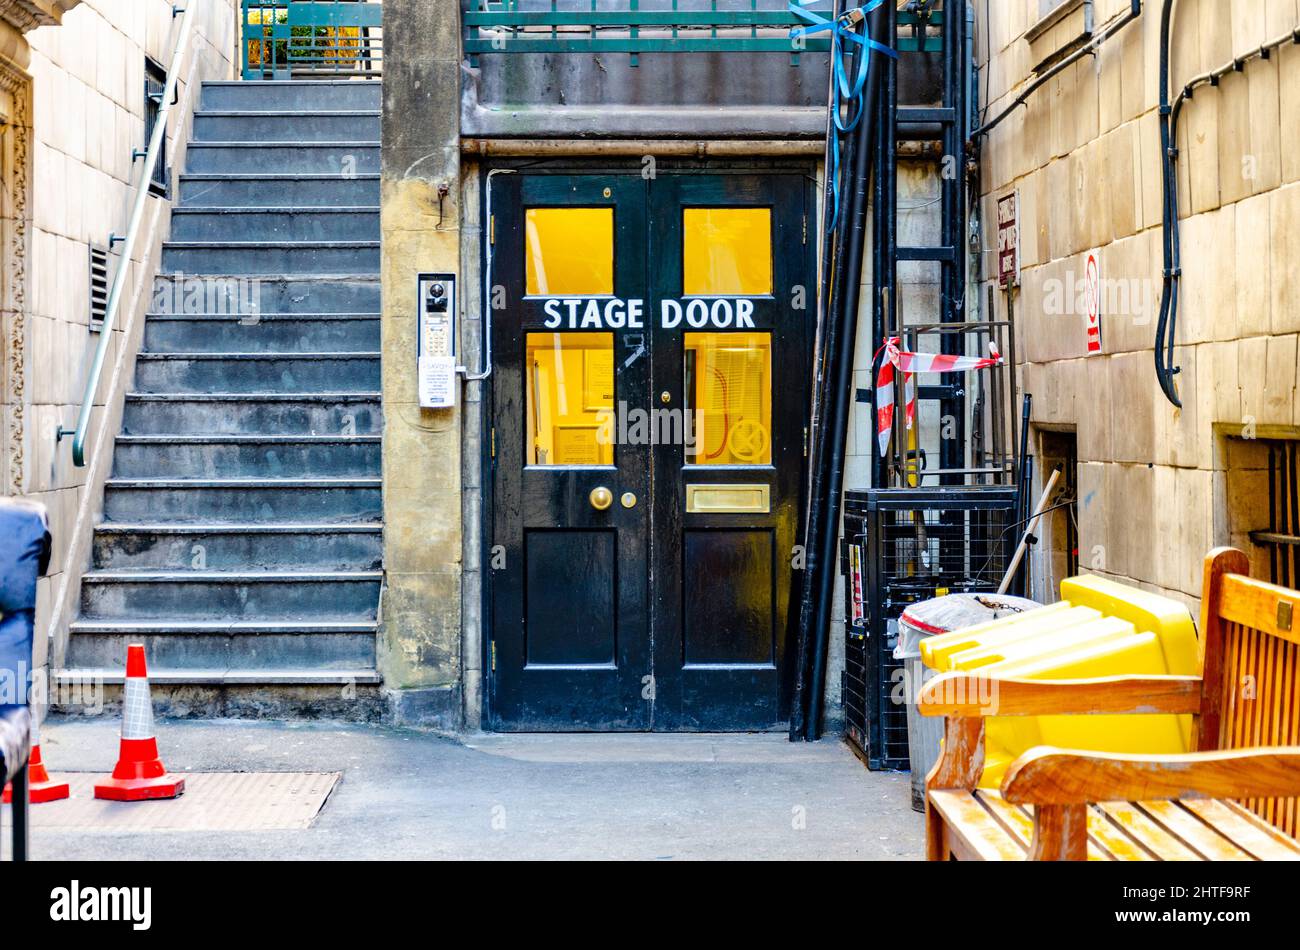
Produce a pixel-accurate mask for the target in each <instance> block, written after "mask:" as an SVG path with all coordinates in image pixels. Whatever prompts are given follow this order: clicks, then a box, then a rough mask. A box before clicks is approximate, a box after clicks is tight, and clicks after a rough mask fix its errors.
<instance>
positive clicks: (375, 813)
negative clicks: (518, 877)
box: [32, 718, 923, 860]
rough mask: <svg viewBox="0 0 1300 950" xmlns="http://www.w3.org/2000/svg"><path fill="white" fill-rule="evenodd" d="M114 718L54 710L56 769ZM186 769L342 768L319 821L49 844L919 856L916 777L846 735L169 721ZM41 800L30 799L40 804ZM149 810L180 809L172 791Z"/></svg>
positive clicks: (231, 854) (107, 855) (113, 729)
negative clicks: (895, 770)
mask: <svg viewBox="0 0 1300 950" xmlns="http://www.w3.org/2000/svg"><path fill="white" fill-rule="evenodd" d="M117 730H118V723H117V722H116V721H115V720H112V719H104V720H97V719H90V720H87V719H68V718H65V719H52V720H51V721H50V722H49V723H47V724H46V725H45V727H44V728H43V730H42V738H43V750H44V753H45V760H46V762H47V764H48V765H49V766H50V768H51V770H52V771H55V772H64V771H105V772H106V771H108V770H110V769H111V768H112V766H113V762H114V760H115V758H116V754H117ZM158 734H159V746H160V749H161V752H162V755H163V759H164V761H165V762H166V763H167V767H168V768H169V769H170V770H172V771H178V772H186V771H341V772H343V779H342V781H341V782H340V783H339V785H338V787H337V788H336V789H335V791H334V793H333V795H331V796H330V798H329V800H328V801H327V802H326V804H325V806H324V808H323V809H322V810H321V812H320V814H319V816H318V818H317V819H316V821H315V823H314V824H313V825H312V827H310V828H308V829H305V830H295V831H246V832H220V833H218V832H175V831H148V832H138V833H133V834H131V835H127V834H124V833H123V832H122V831H121V830H118V829H104V830H75V831H74V830H66V829H42V828H41V827H40V821H39V815H36V816H34V817H35V819H36V822H35V828H34V831H33V840H32V850H33V852H34V856H35V857H36V858H37V859H107V860H121V859H149V858H173V859H177V858H179V859H214V860H248V859H282V858H287V859H303V860H329V859H333V858H367V859H382V858H394V859H408V858H435V859H436V858H453V859H455V858H469V859H472V858H494V859H512V858H515V859H518V858H526V859H548V858H565V859H589V858H606V859H649V860H669V859H692V858H697V859H730V858H759V859H854V858H856V859H883V860H897V859H919V858H920V857H921V856H922V853H923V851H922V849H923V845H922V821H921V816H920V815H918V814H916V813H915V812H913V811H912V810H911V808H910V806H909V802H910V793H909V788H908V777H907V775H906V774H888V773H872V772H868V771H867V770H866V769H865V768H863V766H862V765H861V764H860V763H859V762H858V760H857V759H856V758H855V757H854V756H853V754H852V753H851V752H850V751H849V750H848V748H847V747H846V746H845V745H844V744H843V743H842V742H841V741H839V740H838V739H833V738H832V739H826V740H824V741H822V742H820V743H813V744H798V745H792V744H790V743H789V742H787V741H785V738H784V737H783V736H779V735H624V736H619V735H477V736H469V737H465V738H464V739H463V740H461V741H456V740H452V739H447V738H442V737H438V736H433V735H429V734H426V733H420V732H413V731H408V730H402V729H394V728H387V727H379V726H362V725H343V724H332V723H319V722H310V723H307V722H304V723H274V722H247V721H233V720H216V721H205V722H195V721H184V722H161V723H159V729H158ZM39 807H40V806H33V808H34V810H38V809H39ZM132 807H137V808H166V807H168V805H167V803H166V802H150V803H141V804H138V805H135V806H132Z"/></svg>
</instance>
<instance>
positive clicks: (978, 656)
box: [921, 576, 1201, 788]
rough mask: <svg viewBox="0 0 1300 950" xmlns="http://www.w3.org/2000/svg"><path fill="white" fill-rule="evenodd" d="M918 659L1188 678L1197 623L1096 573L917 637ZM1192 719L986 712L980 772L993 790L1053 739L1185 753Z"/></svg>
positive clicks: (952, 665)
mask: <svg viewBox="0 0 1300 950" xmlns="http://www.w3.org/2000/svg"><path fill="white" fill-rule="evenodd" d="M921 659H922V661H923V662H924V663H925V665H926V666H928V667H930V668H931V669H933V670H937V671H939V672H941V673H947V672H951V671H953V670H965V671H974V670H978V671H979V672H980V673H981V674H982V675H984V676H994V677H1005V678H1019V679H1076V678H1085V677H1093V676H1152V675H1159V674H1174V675H1181V676H1194V675H1196V674H1198V673H1199V672H1200V669H1201V661H1200V650H1199V646H1198V644H1197V639H1196V628H1195V627H1194V626H1193V625H1192V618H1191V615H1190V614H1189V613H1188V612H1187V608H1186V607H1184V606H1183V605H1182V604H1180V603H1178V602H1177V601H1174V600H1170V599H1169V598H1167V597H1161V596H1159V595H1157V594H1149V593H1147V592H1146V591H1142V590H1138V589H1137V588H1134V587H1126V586H1124V585H1123V584H1117V583H1115V582H1114V581H1108V580H1105V579H1103V578H1100V577H1093V576H1085V577H1072V578H1070V579H1068V580H1065V581H1062V582H1061V601H1060V602H1059V603H1056V604H1052V605H1050V606H1048V607H1040V608H1039V609H1037V610H1030V611H1026V612H1025V613H1023V614H1017V615H1016V616H1014V617H1004V618H1002V619H1001V620H993V621H990V622H988V623H983V624H979V625H977V626H974V627H967V628H965V629H963V630H958V631H956V632H954V633H944V634H939V635H937V636H933V637H929V638H927V639H925V640H922V641H921ZM1191 728H1192V723H1191V717H1190V716H1037V717H1028V716H1026V717H1019V716H1017V717H1007V718H999V717H993V718H991V719H989V720H987V721H986V731H985V740H984V742H985V765H984V777H983V779H982V780H981V782H980V785H981V786H983V787H988V788H996V787H997V786H998V785H999V783H1000V782H1001V781H1002V775H1003V773H1004V772H1005V771H1006V769H1007V766H1008V765H1010V764H1011V763H1012V762H1013V761H1015V759H1016V758H1017V757H1018V756H1019V755H1020V754H1021V753H1022V752H1024V751H1025V750H1026V749H1029V748H1032V747H1033V746H1036V745H1054V746H1062V747H1065V748H1070V749H1091V750H1095V751H1098V752H1130V753H1157V752H1186V751H1188V749H1189V746H1190V743H1191Z"/></svg>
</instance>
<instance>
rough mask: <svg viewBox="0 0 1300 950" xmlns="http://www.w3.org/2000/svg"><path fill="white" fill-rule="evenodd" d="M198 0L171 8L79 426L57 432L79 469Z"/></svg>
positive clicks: (87, 381) (57, 438)
mask: <svg viewBox="0 0 1300 950" xmlns="http://www.w3.org/2000/svg"><path fill="white" fill-rule="evenodd" d="M198 5H199V0H189V2H187V3H186V4H185V8H184V9H183V10H182V9H180V8H179V7H172V16H173V17H175V16H176V15H177V14H178V13H179V14H180V15H181V25H180V32H179V33H178V34H177V36H176V46H175V48H174V49H173V51H172V62H171V66H170V67H169V68H168V70H167V83H166V85H164V86H163V91H162V101H161V102H160V103H159V105H158V115H157V118H156V120H155V121H154V127H153V134H152V135H150V136H149V147H148V148H147V149H146V150H145V153H144V168H143V169H141V172H140V181H139V183H138V184H137V185H136V190H135V203H134V204H133V205H132V206H131V218H130V220H129V222H128V223H127V227H126V237H125V238H123V239H122V258H121V264H120V265H119V266H118V268H117V272H116V273H115V274H114V275H113V286H112V287H111V288H110V289H109V292H108V303H107V304H106V306H105V309H104V320H103V323H102V324H101V326H100V330H99V346H97V347H96V348H95V359H94V362H92V363H91V364H90V376H89V378H87V380H86V391H85V393H84V394H83V395H82V397H81V411H80V412H79V413H78V414H77V427H76V428H75V429H65V428H64V427H63V426H62V425H60V426H59V428H58V431H57V432H56V433H55V439H56V441H59V442H62V441H63V437H64V436H65V435H70V436H72V437H73V438H72V464H73V465H76V466H77V467H78V468H81V467H84V466H85V464H86V432H87V430H88V429H89V428H90V414H91V412H92V411H93V410H94V408H95V393H96V392H98V391H99V377H100V375H101V374H102V373H103V371H104V357H105V356H106V355H107V354H108V344H109V341H110V339H111V338H112V335H113V323H114V322H115V321H116V319H117V312H118V310H119V309H121V306H122V293H123V290H124V288H125V286H126V278H127V274H128V272H129V271H130V266H129V265H130V263H131V254H132V252H133V251H134V250H135V241H136V238H137V237H138V236H139V234H140V222H141V220H143V218H144V209H145V204H146V201H147V199H148V197H149V182H150V181H151V180H152V179H153V171H154V168H155V167H156V166H157V164H158V156H159V155H160V154H161V153H162V145H163V141H164V140H165V139H166V137H167V116H168V114H169V113H170V112H171V108H172V106H173V105H174V104H175V102H174V100H175V99H176V81H177V78H178V77H179V75H180V65H181V56H182V55H183V54H184V52H185V47H186V45H187V44H188V42H189V35H190V26H191V24H192V23H193V21H194V11H195V9H196V8H197V7H198Z"/></svg>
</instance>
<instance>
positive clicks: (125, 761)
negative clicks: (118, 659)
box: [95, 643, 185, 802]
mask: <svg viewBox="0 0 1300 950" xmlns="http://www.w3.org/2000/svg"><path fill="white" fill-rule="evenodd" d="M183 791H185V779H183V778H176V777H175V776H172V775H169V774H168V773H167V769H166V767H165V766H164V765H163V764H162V759H160V758H158V741H157V739H155V738H154V734H153V702H152V700H150V699H149V676H148V673H147V672H146V671H145V664H144V644H141V643H132V644H131V645H130V646H128V647H127V648H126V680H125V681H124V682H123V684H122V744H121V751H120V752H119V753H118V757H117V767H116V768H114V769H113V776H112V778H109V779H106V780H105V781H103V782H100V783H98V784H96V785H95V797H96V798H106V799H108V800H110V801H115V802H140V801H145V800H146V799H150V798H175V797H176V796H177V795H179V794H181V792H183Z"/></svg>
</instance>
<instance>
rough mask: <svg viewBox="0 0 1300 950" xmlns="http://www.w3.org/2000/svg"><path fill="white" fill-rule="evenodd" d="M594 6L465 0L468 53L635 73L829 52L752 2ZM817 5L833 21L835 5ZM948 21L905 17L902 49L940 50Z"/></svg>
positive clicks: (791, 21) (553, 0)
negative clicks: (710, 60)
mask: <svg viewBox="0 0 1300 950" xmlns="http://www.w3.org/2000/svg"><path fill="white" fill-rule="evenodd" d="M590 3H591V9H589V10H575V9H573V4H572V3H568V4H565V9H561V8H560V0H479V2H474V0H466V3H465V6H464V7H463V9H462V12H461V21H462V24H463V26H464V30H465V36H464V40H463V45H464V50H465V54H466V55H467V56H468V57H469V59H470V63H471V65H474V64H476V62H477V59H478V57H479V56H483V55H491V54H494V53H627V54H629V55H630V56H631V57H632V65H634V66H635V65H636V62H637V56H638V55H639V54H641V53H723V52H739V53H789V54H790V56H791V63H792V64H793V65H798V63H799V54H800V53H806V52H826V51H827V50H828V49H829V48H830V42H829V40H827V39H825V38H823V37H821V36H815V37H812V38H805V39H799V40H796V39H792V38H791V37H790V35H789V34H790V30H791V29H792V28H794V27H801V26H807V22H806V21H805V20H802V19H800V18H799V17H797V16H795V15H794V14H793V13H791V12H790V11H789V10H788V9H787V7H786V5H785V4H784V3H781V4H780V5H779V6H778V5H776V4H775V3H773V2H772V0H764V3H763V5H762V6H760V5H759V0H748V3H749V6H748V7H747V8H745V7H743V6H741V5H739V4H736V3H731V4H729V5H728V7H729V8H728V9H723V10H720V9H718V5H719V0H672V7H671V9H668V10H664V9H658V10H643V9H641V7H640V2H639V0H626V3H627V6H626V8H625V9H621V10H610V9H606V8H607V7H608V6H609V4H608V2H604V3H602V4H601V5H600V6H599V7H598V3H597V0H590ZM818 6H821V7H824V8H825V9H823V10H818V12H820V13H822V15H829V12H828V11H829V10H830V8H831V4H830V2H829V0H827V2H826V3H824V4H819V5H818ZM942 17H943V13H942V11H938V12H930V13H927V14H924V15H920V16H918V14H916V13H908V12H900V13H899V15H898V23H899V27H900V30H899V34H900V35H899V41H898V46H899V49H900V50H902V51H916V50H922V49H924V50H928V51H937V50H941V49H942V48H943V47H942V43H943V41H942V38H941V36H940V35H939V34H938V32H937V29H938V27H939V25H940V24H941V23H942ZM927 27H932V28H933V29H928V28H927Z"/></svg>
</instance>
